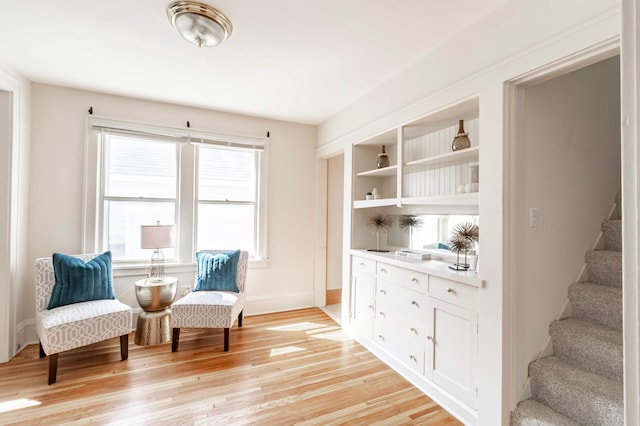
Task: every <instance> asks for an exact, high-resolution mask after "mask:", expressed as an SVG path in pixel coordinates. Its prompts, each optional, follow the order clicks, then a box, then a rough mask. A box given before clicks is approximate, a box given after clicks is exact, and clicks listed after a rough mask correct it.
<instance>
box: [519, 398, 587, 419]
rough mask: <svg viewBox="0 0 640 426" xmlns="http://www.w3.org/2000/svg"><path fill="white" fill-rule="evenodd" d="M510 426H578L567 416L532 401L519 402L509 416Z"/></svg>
mask: <svg viewBox="0 0 640 426" xmlns="http://www.w3.org/2000/svg"><path fill="white" fill-rule="evenodd" d="M511 426H580V425H579V424H578V423H576V422H574V421H573V420H571V419H570V418H569V417H567V416H563V415H562V414H560V413H558V412H557V411H554V410H553V409H551V408H549V407H547V406H546V405H543V404H540V403H539V402H538V401H536V400H534V399H525V400H524V401H522V402H520V403H519V404H518V406H517V407H516V409H515V411H514V412H513V413H512V414H511Z"/></svg>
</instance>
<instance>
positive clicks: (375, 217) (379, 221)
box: [367, 211, 393, 252]
mask: <svg viewBox="0 0 640 426" xmlns="http://www.w3.org/2000/svg"><path fill="white" fill-rule="evenodd" d="M367 224H368V225H369V227H370V228H371V231H372V232H375V234H376V248H375V249H369V250H368V251H377V252H388V251H389V250H380V231H388V230H389V228H391V225H393V220H392V219H391V215H389V214H387V213H383V212H377V211H376V212H373V213H371V215H369V217H368V218H367Z"/></svg>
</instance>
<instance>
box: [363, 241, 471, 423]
mask: <svg viewBox="0 0 640 426" xmlns="http://www.w3.org/2000/svg"><path fill="white" fill-rule="evenodd" d="M351 265H352V270H353V275H352V289H353V297H352V308H351V312H352V318H351V323H352V329H353V332H354V335H355V337H356V338H357V339H358V340H359V341H360V342H361V343H363V344H364V345H365V346H366V347H367V348H368V349H369V350H371V351H372V352H373V353H374V354H376V355H378V356H379V357H380V358H381V359H383V360H384V361H387V363H388V364H389V365H390V366H391V367H393V368H394V369H396V370H397V371H399V372H400V373H401V374H403V375H405V377H407V379H409V380H410V381H411V382H412V383H413V384H414V385H416V386H417V387H419V388H420V389H422V390H423V391H424V392H425V393H427V394H429V395H430V396H431V397H432V398H433V399H434V400H436V401H438V402H440V403H441V404H443V405H445V406H447V407H448V409H450V410H452V407H453V406H454V405H458V407H459V409H458V410H452V411H456V412H455V413H454V414H456V415H458V416H459V417H461V418H463V419H473V417H474V412H475V409H476V401H477V383H476V370H477V311H476V300H477V292H478V289H479V288H480V287H481V286H482V281H481V280H480V279H478V278H477V276H476V274H475V273H473V272H455V271H451V270H450V269H448V264H446V263H445V262H442V261H437V260H424V261H417V260H416V261H410V260H404V259H403V260H401V259H397V258H395V257H394V256H393V255H392V254H381V253H372V252H367V251H361V250H353V251H352V257H351Z"/></svg>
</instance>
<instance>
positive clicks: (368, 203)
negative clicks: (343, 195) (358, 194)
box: [353, 198, 398, 209]
mask: <svg viewBox="0 0 640 426" xmlns="http://www.w3.org/2000/svg"><path fill="white" fill-rule="evenodd" d="M397 204H398V199H397V198H380V199H377V200H355V201H354V202H353V208H354V209H368V208H371V207H386V206H395V205H397Z"/></svg>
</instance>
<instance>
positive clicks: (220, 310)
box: [171, 250, 249, 352]
mask: <svg viewBox="0 0 640 426" xmlns="http://www.w3.org/2000/svg"><path fill="white" fill-rule="evenodd" d="M201 251H203V252H206V253H211V254H214V255H215V254H219V253H224V252H226V251H227V250H201ZM248 263H249V253H248V252H246V251H242V252H240V258H239V259H238V268H237V272H236V285H237V287H238V290H240V292H239V293H235V292H231V291H192V292H190V293H189V294H187V295H186V296H184V297H183V298H181V299H179V300H177V301H176V302H174V303H173V305H172V306H171V327H172V328H173V333H172V342H171V352H176V351H177V350H178V343H179V340H180V329H181V328H223V329H224V351H225V352H227V351H229V330H230V329H231V327H233V324H234V322H235V321H236V318H237V319H238V327H242V314H243V310H244V302H245V290H246V285H245V284H246V283H245V281H246V276H247V265H248ZM196 279H197V278H196Z"/></svg>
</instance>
